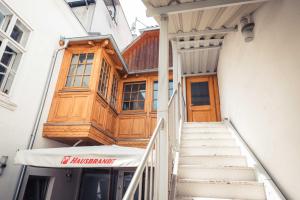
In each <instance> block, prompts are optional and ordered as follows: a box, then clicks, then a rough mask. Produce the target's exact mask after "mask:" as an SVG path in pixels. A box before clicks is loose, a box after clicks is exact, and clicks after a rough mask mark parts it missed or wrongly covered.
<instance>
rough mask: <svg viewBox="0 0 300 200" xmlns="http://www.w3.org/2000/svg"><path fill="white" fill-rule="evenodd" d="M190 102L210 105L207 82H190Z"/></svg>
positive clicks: (197, 104)
mask: <svg viewBox="0 0 300 200" xmlns="http://www.w3.org/2000/svg"><path fill="white" fill-rule="evenodd" d="M191 90H192V91H191V93H192V94H191V95H192V104H193V105H194V106H200V105H210V99H209V89H208V82H198V83H191Z"/></svg>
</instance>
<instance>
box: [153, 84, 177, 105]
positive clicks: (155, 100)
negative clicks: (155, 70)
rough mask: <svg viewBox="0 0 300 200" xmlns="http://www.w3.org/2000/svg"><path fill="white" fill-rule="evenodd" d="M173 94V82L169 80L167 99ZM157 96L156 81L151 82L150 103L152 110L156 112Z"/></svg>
mask: <svg viewBox="0 0 300 200" xmlns="http://www.w3.org/2000/svg"><path fill="white" fill-rule="evenodd" d="M172 94H173V80H169V92H168V95H169V99H170V98H171V96H172ZM157 96H158V81H154V82H153V101H152V110H153V111H156V110H157V101H158V99H157Z"/></svg>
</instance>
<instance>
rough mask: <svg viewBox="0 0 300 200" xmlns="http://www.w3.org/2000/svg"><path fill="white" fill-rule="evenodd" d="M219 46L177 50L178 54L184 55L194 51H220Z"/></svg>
mask: <svg viewBox="0 0 300 200" xmlns="http://www.w3.org/2000/svg"><path fill="white" fill-rule="evenodd" d="M220 48H221V45H216V46H207V47H198V48H188V49H178V52H179V53H185V52H195V51H206V50H211V49H220Z"/></svg>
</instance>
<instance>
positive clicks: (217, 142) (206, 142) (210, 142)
mask: <svg viewBox="0 0 300 200" xmlns="http://www.w3.org/2000/svg"><path fill="white" fill-rule="evenodd" d="M234 145H236V142H235V139H183V140H182V141H181V147H186V146H188V147H198V146H234Z"/></svg>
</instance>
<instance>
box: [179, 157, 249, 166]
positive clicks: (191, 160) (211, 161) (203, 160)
mask: <svg viewBox="0 0 300 200" xmlns="http://www.w3.org/2000/svg"><path fill="white" fill-rule="evenodd" d="M179 164H180V165H198V166H203V167H218V166H221V167H222V166H240V167H246V166H247V161H246V158H245V156H228V155H227V156H224V155H222V156H221V155H214V156H180V160H179Z"/></svg>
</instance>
